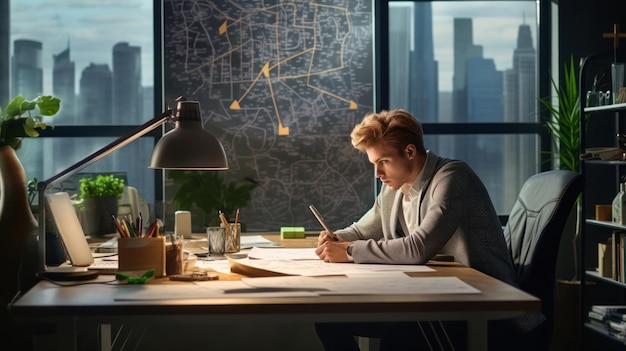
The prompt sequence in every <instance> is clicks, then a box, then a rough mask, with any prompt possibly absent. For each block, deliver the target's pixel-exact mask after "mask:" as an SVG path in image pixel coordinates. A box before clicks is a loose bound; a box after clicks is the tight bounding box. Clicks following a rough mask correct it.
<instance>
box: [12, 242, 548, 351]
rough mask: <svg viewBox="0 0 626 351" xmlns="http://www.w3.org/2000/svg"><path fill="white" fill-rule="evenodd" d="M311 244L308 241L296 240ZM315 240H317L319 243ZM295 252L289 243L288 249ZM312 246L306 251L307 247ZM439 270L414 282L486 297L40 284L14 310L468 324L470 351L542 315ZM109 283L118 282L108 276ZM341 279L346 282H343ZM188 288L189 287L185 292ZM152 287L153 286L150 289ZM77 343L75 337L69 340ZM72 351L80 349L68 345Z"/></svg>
mask: <svg viewBox="0 0 626 351" xmlns="http://www.w3.org/2000/svg"><path fill="white" fill-rule="evenodd" d="M292 240H299V241H301V243H300V244H304V243H305V242H310V240H312V239H310V238H307V239H289V240H288V241H289V242H292V243H294V244H295V243H296V242H295V241H292ZM315 240H317V239H316V238H315ZM286 246H287V245H286ZM302 246H305V245H302ZM433 268H434V269H435V272H428V273H411V276H415V277H420V276H456V277H458V278H460V279H462V280H463V281H465V282H466V283H468V284H470V285H472V286H473V287H475V288H477V289H478V290H480V291H481V293H480V294H449V295H445V294H438V295H434V294H414V295H386V296H381V295H350V296H314V297H290V298H255V297H249V298H235V299H233V298H215V299H188V300H160V301H158V300H157V301H123V302H121V301H115V294H116V291H118V289H124V288H126V287H125V286H110V285H82V286H75V287H58V286H55V285H53V284H51V283H49V282H39V283H38V284H37V285H36V286H35V287H34V288H33V289H31V290H30V291H29V292H27V293H26V294H25V295H24V296H22V297H21V298H20V299H19V300H18V301H17V302H16V303H15V304H14V305H13V306H12V311H13V312H14V314H15V315H16V316H17V317H18V318H20V319H23V320H41V319H43V320H53V321H66V322H67V323H68V324H69V326H67V329H69V330H68V331H69V332H70V333H73V330H72V325H76V324H75V323H77V320H78V319H81V320H83V319H87V320H98V321H100V322H101V323H107V321H108V320H109V319H111V318H123V319H124V320H125V321H137V322H138V323H139V321H144V323H145V321H146V320H147V321H150V320H151V319H153V318H154V317H163V318H165V317H167V318H177V317H178V318H184V319H185V321H194V322H198V323H208V322H218V323H232V324H233V325H237V323H238V322H237V321H238V320H242V319H246V320H257V321H258V322H259V323H270V322H271V321H281V322H285V321H289V322H293V323H297V322H308V323H310V322H339V321H344V322H349V321H359V322H364V321H411V320H467V321H468V322H469V323H468V328H469V330H468V338H469V340H468V341H469V345H470V350H486V349H487V321H488V320H492V319H503V318H508V317H512V316H516V315H520V314H522V313H524V312H527V311H538V310H539V309H540V305H541V302H540V300H539V299H537V298H535V297H533V296H531V295H529V294H527V293H525V292H523V291H521V290H519V289H516V288H513V287H511V286H509V285H507V284H505V283H503V282H500V281H498V280H496V279H494V278H491V277H489V276H487V275H485V274H483V273H481V272H478V271H476V270H474V269H471V268H467V267H462V266H459V265H456V264H450V265H445V264H442V265H435V266H433ZM99 279H101V280H106V279H110V277H100V278H99ZM338 279H341V278H338ZM185 284H187V283H181V284H180V287H181V289H184V288H185ZM151 286H153V285H151V284H147V285H145V287H146V288H147V289H149V288H150V287H151ZM69 339H71V338H69ZM66 341H67V342H68V344H67V345H63V349H64V350H69V349H75V348H76V345H75V344H73V341H71V340H66Z"/></svg>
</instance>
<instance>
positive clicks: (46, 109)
mask: <svg viewBox="0 0 626 351" xmlns="http://www.w3.org/2000/svg"><path fill="white" fill-rule="evenodd" d="M37 107H38V108H39V112H40V113H41V115H42V116H54V115H55V114H56V113H57V112H59V109H60V108H61V100H59V99H58V98H55V97H53V96H50V95H46V96H40V97H39V98H38V99H37Z"/></svg>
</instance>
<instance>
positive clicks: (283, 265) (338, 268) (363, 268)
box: [232, 258, 434, 276]
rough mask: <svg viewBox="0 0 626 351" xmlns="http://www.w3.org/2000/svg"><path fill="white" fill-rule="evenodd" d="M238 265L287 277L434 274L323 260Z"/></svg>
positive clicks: (247, 261) (409, 268) (423, 269)
mask: <svg viewBox="0 0 626 351" xmlns="http://www.w3.org/2000/svg"><path fill="white" fill-rule="evenodd" d="M232 261H233V262H235V263H236V264H240V265H245V266H249V267H253V268H258V269H261V270H265V271H271V272H277V273H282V274H287V275H302V276H324V275H350V274H355V273H372V272H432V271H434V270H433V269H432V268H430V267H428V266H424V265H391V264H355V263H328V262H324V261H322V260H319V259H318V260H256V259H249V258H241V259H237V260H232Z"/></svg>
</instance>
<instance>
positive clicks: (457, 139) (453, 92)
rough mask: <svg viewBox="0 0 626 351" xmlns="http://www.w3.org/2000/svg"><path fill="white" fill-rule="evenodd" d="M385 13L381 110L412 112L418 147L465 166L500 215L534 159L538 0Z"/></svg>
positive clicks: (417, 5)
mask: <svg viewBox="0 0 626 351" xmlns="http://www.w3.org/2000/svg"><path fill="white" fill-rule="evenodd" d="M388 18H389V27H388V28H389V32H388V38H389V44H388V50H389V53H388V57H389V59H388V60H389V74H388V79H389V82H388V84H389V89H388V92H389V94H388V98H387V99H388V103H387V106H386V108H390V109H391V108H403V109H406V110H408V111H410V112H411V113H412V114H413V115H414V116H415V117H416V118H417V119H418V120H419V121H420V122H421V123H423V124H424V131H425V133H426V134H427V136H426V138H425V142H426V144H427V145H426V147H427V148H429V149H431V150H432V151H433V152H435V153H437V154H439V155H441V156H445V157H451V158H456V159H461V160H464V161H466V162H467V163H469V164H470V166H472V168H473V169H474V170H475V171H476V172H477V173H478V175H479V176H480V177H481V179H482V180H483V182H484V183H485V185H486V186H487V189H488V191H489V193H490V195H491V197H492V200H493V202H494V205H495V206H496V210H497V211H498V212H499V213H508V211H509V210H510V208H511V207H512V206H513V203H514V201H515V198H516V196H517V193H518V190H519V188H520V187H521V185H522V183H523V182H524V181H525V180H526V178H528V177H529V176H530V175H532V174H534V173H536V172H538V171H539V168H540V163H541V158H540V154H541V152H540V135H539V130H540V118H539V113H538V103H537V98H538V96H539V94H538V91H539V90H538V77H539V74H538V72H539V71H540V70H539V67H538V62H539V59H538V58H539V50H538V47H539V46H538V28H539V26H538V23H539V20H538V19H539V13H538V7H537V3H536V2H535V1H390V2H389V3H388ZM383 91H384V90H383ZM529 125H530V126H531V127H532V131H531V132H530V133H529V132H528V126H529Z"/></svg>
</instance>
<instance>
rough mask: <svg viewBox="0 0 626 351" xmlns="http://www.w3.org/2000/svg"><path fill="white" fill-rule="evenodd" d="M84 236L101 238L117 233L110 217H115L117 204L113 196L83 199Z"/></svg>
mask: <svg viewBox="0 0 626 351" xmlns="http://www.w3.org/2000/svg"><path fill="white" fill-rule="evenodd" d="M84 204H85V218H86V224H85V234H87V235H90V236H92V237H103V236H105V235H106V234H114V233H116V232H117V230H116V228H115V223H114V222H113V217H112V216H117V211H118V208H119V204H118V202H117V198H116V197H114V196H109V197H99V198H92V199H85V201H84Z"/></svg>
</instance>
